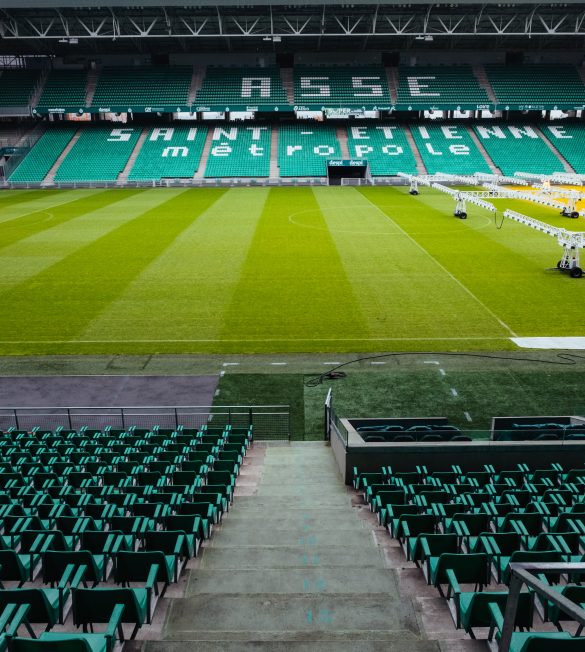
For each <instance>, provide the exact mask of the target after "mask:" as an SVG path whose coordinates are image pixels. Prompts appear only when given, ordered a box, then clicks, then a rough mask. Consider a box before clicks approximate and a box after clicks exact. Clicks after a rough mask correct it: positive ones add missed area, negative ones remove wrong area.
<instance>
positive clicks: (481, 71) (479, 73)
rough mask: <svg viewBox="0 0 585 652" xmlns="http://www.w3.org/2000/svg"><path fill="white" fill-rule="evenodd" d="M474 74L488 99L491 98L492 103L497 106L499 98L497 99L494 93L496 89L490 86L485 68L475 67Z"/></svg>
mask: <svg viewBox="0 0 585 652" xmlns="http://www.w3.org/2000/svg"><path fill="white" fill-rule="evenodd" d="M473 74H474V75H475V77H476V79H477V81H478V82H479V85H480V86H481V87H482V88H483V89H484V90H485V92H486V93H487V95H488V97H489V98H490V102H492V103H493V104H497V102H498V98H497V97H496V94H495V93H494V89H493V88H492V85H491V84H490V81H489V79H488V77H487V74H486V72H485V68H484V67H483V66H482V65H476V66H473Z"/></svg>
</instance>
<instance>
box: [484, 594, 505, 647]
mask: <svg viewBox="0 0 585 652" xmlns="http://www.w3.org/2000/svg"><path fill="white" fill-rule="evenodd" d="M488 609H489V610H490V614H491V617H492V622H491V625H490V631H489V635H488V641H491V640H493V638H494V631H495V630H496V629H497V630H498V631H499V632H501V631H502V629H503V627H504V616H503V614H502V611H501V609H500V606H499V605H498V604H497V603H496V602H490V603H488Z"/></svg>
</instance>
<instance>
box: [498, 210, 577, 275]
mask: <svg viewBox="0 0 585 652" xmlns="http://www.w3.org/2000/svg"><path fill="white" fill-rule="evenodd" d="M504 217H507V218H508V219H510V220H514V222H519V223H520V224H524V225H526V226H529V227H530V228H531V229H536V230H537V231H542V232H543V233H546V235H550V236H552V237H553V238H556V239H557V242H558V243H559V245H560V246H561V247H562V248H563V257H562V258H561V259H560V260H559V262H558V263H557V269H559V270H561V271H564V272H569V275H570V276H571V277H572V278H581V276H583V270H582V268H581V263H580V260H579V258H580V257H579V253H580V251H579V250H580V249H583V248H585V233H584V232H578V231H567V229H562V228H560V227H558V226H552V225H550V224H547V223H546V222H541V221H540V220H536V219H534V218H533V217H528V216H527V215H523V214H522V213H517V212H516V211H512V210H507V211H505V212H504Z"/></svg>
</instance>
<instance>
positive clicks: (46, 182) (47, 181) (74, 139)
mask: <svg viewBox="0 0 585 652" xmlns="http://www.w3.org/2000/svg"><path fill="white" fill-rule="evenodd" d="M81 133H82V132H81V129H78V130H77V131H76V132H75V133H74V134H73V137H72V138H71V140H70V141H69V142H68V143H67V146H66V147H65V149H64V150H63V151H62V152H61V153H60V154H59V157H58V158H57V160H56V161H55V162H54V163H53V165H52V166H51V168H50V170H49V171H48V172H47V174H46V176H45V178H44V179H43V181H42V183H41V185H43V186H47V185H51V184H52V183H54V181H55V175H56V174H57V170H58V169H59V167H60V165H61V163H63V161H64V160H65V157H66V156H67V154H69V152H70V151H71V150H72V148H73V146H74V145H75V143H76V142H77V141H78V140H79V137H80V136H81Z"/></svg>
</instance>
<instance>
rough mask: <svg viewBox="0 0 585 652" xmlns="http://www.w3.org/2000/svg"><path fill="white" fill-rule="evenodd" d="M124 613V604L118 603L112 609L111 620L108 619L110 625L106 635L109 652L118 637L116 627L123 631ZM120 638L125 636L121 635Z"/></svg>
mask: <svg viewBox="0 0 585 652" xmlns="http://www.w3.org/2000/svg"><path fill="white" fill-rule="evenodd" d="M123 613H124V605H123V604H117V605H116V606H115V607H114V610H113V611H112V615H111V616H110V620H109V621H108V627H107V629H106V631H105V632H104V636H105V637H106V639H107V641H108V652H109V651H110V650H112V649H113V648H114V641H115V639H116V629H118V628H119V629H120V633H121V632H122V614H123ZM120 640H123V636H120Z"/></svg>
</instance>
